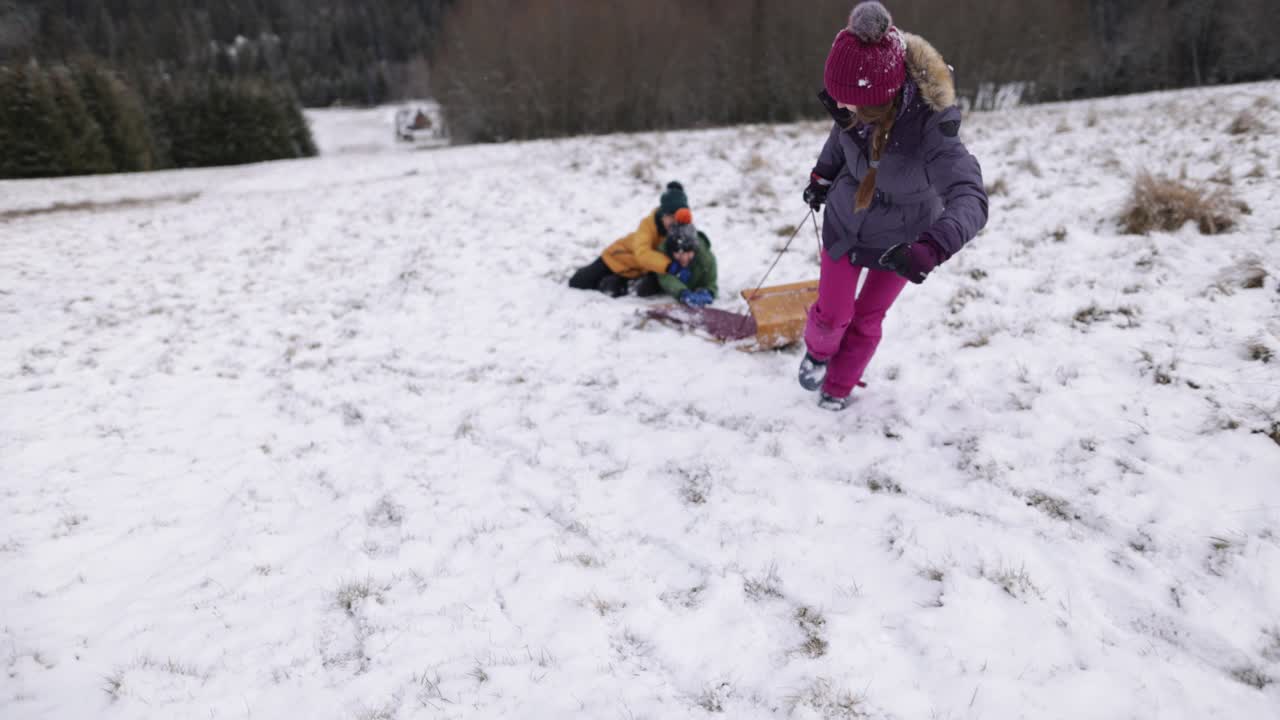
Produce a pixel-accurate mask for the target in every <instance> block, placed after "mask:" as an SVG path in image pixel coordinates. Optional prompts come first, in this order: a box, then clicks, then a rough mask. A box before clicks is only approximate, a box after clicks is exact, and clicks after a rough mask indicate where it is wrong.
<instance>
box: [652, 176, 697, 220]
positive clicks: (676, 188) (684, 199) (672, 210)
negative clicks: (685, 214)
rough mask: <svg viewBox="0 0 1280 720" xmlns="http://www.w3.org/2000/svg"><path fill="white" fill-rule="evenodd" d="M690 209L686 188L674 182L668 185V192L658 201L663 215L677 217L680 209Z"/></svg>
mask: <svg viewBox="0 0 1280 720" xmlns="http://www.w3.org/2000/svg"><path fill="white" fill-rule="evenodd" d="M687 207H689V198H688V196H686V195H685V194H684V186H683V185H681V184H680V183H678V182H675V181H674V180H673V181H671V182H669V183H667V191H666V192H664V193H662V198H661V199H660V200H659V201H658V209H659V210H661V211H662V214H663V215H675V214H676V211H677V210H679V209H680V208H687Z"/></svg>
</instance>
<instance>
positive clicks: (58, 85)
mask: <svg viewBox="0 0 1280 720" xmlns="http://www.w3.org/2000/svg"><path fill="white" fill-rule="evenodd" d="M49 81H50V86H51V88H52V90H53V98H54V103H55V104H56V105H57V108H58V114H59V116H60V120H61V124H62V126H63V128H64V129H65V135H64V145H63V147H62V148H61V149H60V151H61V154H62V157H63V166H64V168H65V170H66V172H68V173H74V174H93V173H105V172H112V171H113V170H116V169H117V168H116V166H115V165H114V164H113V163H112V158H111V151H110V150H109V149H108V148H107V144H106V142H105V141H104V140H103V133H102V126H101V125H99V124H98V121H97V120H96V119H95V118H94V117H93V116H92V115H91V114H90V113H89V110H88V108H87V107H86V106H85V102H84V99H83V98H81V96H80V88H79V87H78V85H77V84H76V80H75V78H74V77H73V75H72V73H71V71H70V70H69V69H67V68H65V67H60V68H53V69H52V70H51V71H50V72H49Z"/></svg>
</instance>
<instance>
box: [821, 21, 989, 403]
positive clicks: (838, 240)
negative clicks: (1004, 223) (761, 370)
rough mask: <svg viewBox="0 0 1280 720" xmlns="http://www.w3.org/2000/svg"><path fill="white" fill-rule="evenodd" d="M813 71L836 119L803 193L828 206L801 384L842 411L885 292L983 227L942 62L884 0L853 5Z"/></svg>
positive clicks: (973, 166) (888, 298) (972, 165)
mask: <svg viewBox="0 0 1280 720" xmlns="http://www.w3.org/2000/svg"><path fill="white" fill-rule="evenodd" d="M823 80H824V85H825V86H826V92H825V93H823V95H822V98H823V102H824V103H826V104H827V108H828V110H830V111H831V114H832V116H833V117H835V119H836V125H835V127H833V128H832V130H831V135H830V136H829V137H828V138H827V143H826V145H825V146H824V147H823V148H822V154H821V155H820V156H819V157H818V163H817V165H815V166H814V168H813V172H812V173H811V174H810V182H809V186H808V188H806V189H805V193H804V197H805V201H806V202H808V203H809V205H810V207H812V208H813V209H815V210H817V209H819V208H820V207H821V206H822V203H824V202H825V203H826V205H827V209H826V212H825V213H824V214H823V228H822V245H823V253H822V274H821V276H820V279H819V281H818V301H817V302H816V303H814V305H813V307H811V308H810V309H809V319H808V323H807V324H806V326H805V333H804V340H805V345H806V346H807V352H806V353H805V356H804V360H803V361H802V362H801V363H800V385H801V386H803V387H804V388H805V389H806V390H817V389H819V388H821V390H822V392H821V394H820V395H819V399H818V404H819V405H821V406H822V407H824V408H827V409H829V410H843V409H845V408H846V407H848V405H849V394H850V393H851V392H852V391H853V388H854V387H855V386H857V385H859V384H861V380H862V374H863V371H865V370H866V368H867V364H868V363H870V362H871V356H872V355H873V354H874V353H875V351H876V346H877V345H879V344H880V325H881V322H882V321H883V320H884V316H885V313H886V312H888V310H889V307H890V306H891V305H893V301H894V300H895V299H896V298H897V297H898V294H899V293H900V292H902V288H903V287H905V286H906V283H907V281H908V280H910V281H911V282H913V283H920V282H923V281H924V279H925V277H926V276H927V275H928V274H929V272H930V271H931V270H933V269H934V268H935V267H937V266H938V264H940V263H942V262H944V261H946V260H947V258H949V257H951V256H952V255H954V254H955V253H956V252H958V251H959V250H960V248H961V247H963V246H964V244H965V243H967V242H968V241H969V240H970V239H972V238H973V236H974V235H976V234H977V233H978V231H979V230H981V229H982V226H983V225H985V224H986V222H987V195H986V192H985V190H984V189H983V185H982V169H981V168H980V167H979V166H978V161H977V160H976V159H974V157H973V156H972V155H970V154H969V151H968V150H966V149H965V146H964V143H962V142H961V141H960V110H959V108H957V107H956V105H955V86H954V84H953V82H952V78H951V70H950V68H949V67H948V66H947V64H946V62H945V61H944V60H943V59H942V56H941V55H940V54H938V51H937V50H934V49H933V46H931V45H930V44H929V43H928V42H926V41H925V40H924V39H923V38H920V37H917V36H915V35H910V34H908V33H904V32H902V31H900V30H898V28H896V27H894V26H893V19H892V18H891V17H890V15H889V11H888V10H886V9H885V7H884V6H883V5H881V4H880V3H878V2H863V3H860V4H858V5H856V6H855V7H854V8H853V12H852V13H850V15H849V25H848V27H846V28H844V29H842V30H841V31H840V33H839V34H838V35H836V39H835V42H834V43H832V45H831V53H830V54H829V55H828V56H827V64H826V70H825V72H824V76H823ZM864 269H865V270H866V273H867V278H866V281H865V282H863V284H862V290H861V292H858V290H857V288H858V278H859V276H861V275H862V272H863V270H864Z"/></svg>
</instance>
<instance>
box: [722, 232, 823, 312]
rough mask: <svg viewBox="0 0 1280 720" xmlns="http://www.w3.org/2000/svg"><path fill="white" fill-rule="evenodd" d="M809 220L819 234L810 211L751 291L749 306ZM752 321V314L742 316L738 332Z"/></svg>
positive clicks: (748, 299) (748, 300)
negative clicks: (748, 321) (811, 219)
mask: <svg viewBox="0 0 1280 720" xmlns="http://www.w3.org/2000/svg"><path fill="white" fill-rule="evenodd" d="M809 218H813V231H814V232H815V233H816V232H818V218H817V217H816V216H815V215H814V214H813V210H810V211H809V214H808V215H805V216H804V217H802V218H800V224H799V225H797V226H796V231H795V232H793V233H791V239H789V240H787V244H786V245H783V246H782V249H781V250H779V251H778V256H777V257H775V258H774V259H773V264H772V265H770V266H769V269H768V270H765V271H764V277H762V278H760V284H759V285H756V289H755V290H752V291H751V297H749V298H747V302H748V304H749V303H750V302H751V301H752V300H755V299H756V296H757V295H759V293H760V288H762V287H764V282H765V280H768V279H769V273H771V272H773V269H774V268H775V267H777V266H778V261H779V260H781V259H782V256H783V255H785V254H786V252H787V248H789V247H791V243H793V242H795V239H796V237H797V236H799V235H800V230H801V229H802V228H803V227H804V224H805V223H806V222H808V221H809ZM818 242H819V244H821V242H822V241H821V239H819V241H818ZM750 319H751V315H750V314H747V315H743V316H742V320H740V321H738V332H742V326H743V325H746V321H747V320H750Z"/></svg>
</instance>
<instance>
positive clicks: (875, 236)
mask: <svg viewBox="0 0 1280 720" xmlns="http://www.w3.org/2000/svg"><path fill="white" fill-rule="evenodd" d="M867 212H868V213H870V214H869V215H867V218H866V220H864V221H863V223H862V231H861V233H860V239H861V241H862V242H860V243H858V244H859V245H860V246H862V247H866V248H876V249H879V250H885V249H888V248H891V247H893V246H894V245H897V244H898V243H900V242H906V240H907V239H908V238H907V232H908V227H907V212H906V208H904V207H902V206H900V205H890V206H889V207H883V206H880V207H874V206H873V207H872V208H871V209H869V210H867Z"/></svg>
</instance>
